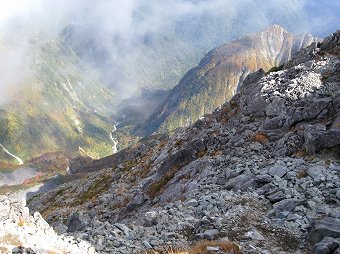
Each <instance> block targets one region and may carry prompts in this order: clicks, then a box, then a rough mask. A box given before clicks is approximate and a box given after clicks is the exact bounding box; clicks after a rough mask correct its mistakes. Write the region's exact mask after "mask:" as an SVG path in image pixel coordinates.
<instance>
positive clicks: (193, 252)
mask: <svg viewBox="0 0 340 254" xmlns="http://www.w3.org/2000/svg"><path fill="white" fill-rule="evenodd" d="M208 247H218V248H219V253H228V254H240V253H241V252H240V248H239V246H238V245H237V244H235V243H233V242H229V241H201V242H198V243H197V244H196V245H194V246H193V247H192V248H190V249H183V248H176V247H167V248H165V249H164V250H163V251H158V250H149V251H145V252H144V253H143V254H215V253H216V251H209V250H207V249H208Z"/></svg>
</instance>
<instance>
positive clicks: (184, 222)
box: [30, 31, 340, 253]
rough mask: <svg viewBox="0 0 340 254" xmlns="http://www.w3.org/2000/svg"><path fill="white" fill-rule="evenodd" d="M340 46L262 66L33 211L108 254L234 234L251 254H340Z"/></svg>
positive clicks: (95, 165) (333, 41)
mask: <svg viewBox="0 0 340 254" xmlns="http://www.w3.org/2000/svg"><path fill="white" fill-rule="evenodd" d="M339 43H340V31H337V32H336V33H334V34H333V35H331V36H330V37H328V38H326V39H325V40H324V42H323V43H321V44H313V45H312V46H310V47H309V48H307V49H306V50H304V51H302V52H300V53H299V54H298V55H297V58H294V59H292V60H291V61H290V62H288V63H287V64H286V65H285V67H283V69H282V70H279V71H277V72H271V73H269V74H267V75H265V76H263V72H261V71H259V72H258V73H257V74H255V75H252V76H250V77H248V78H246V80H247V81H246V82H245V83H243V85H242V86H240V89H239V93H237V94H236V95H235V96H234V97H233V98H232V99H231V100H230V101H229V102H227V103H225V104H224V105H222V106H221V107H219V108H218V109H216V110H215V111H214V112H213V113H212V114H210V115H206V116H205V117H204V118H202V119H200V120H198V121H197V122H196V123H194V124H193V125H192V126H190V127H188V128H186V129H183V130H181V131H178V132H176V133H174V134H173V135H172V136H170V137H168V136H165V135H163V136H161V135H156V136H152V137H149V138H147V139H145V140H143V141H141V142H140V143H138V144H136V145H135V146H133V147H130V148H128V149H125V150H123V151H121V152H119V153H118V154H115V155H113V156H110V157H106V158H103V159H100V160H94V161H92V162H90V163H89V164H88V165H84V166H83V169H84V171H87V172H90V171H95V172H93V173H90V174H87V175H85V176H84V177H83V178H82V179H78V180H76V181H73V182H70V183H67V184H64V185H62V186H60V187H59V188H58V189H56V190H54V191H52V192H49V193H46V194H43V195H40V196H38V197H36V198H34V199H32V200H31V201H30V207H32V208H35V209H38V210H39V211H40V212H41V213H42V215H43V216H44V218H46V219H47V221H49V222H50V223H52V225H54V226H55V228H56V229H57V230H58V231H59V232H61V233H67V232H68V233H69V234H72V235H73V236H75V237H76V238H77V239H78V238H79V239H86V240H88V241H89V242H91V243H92V244H93V245H94V246H95V248H96V250H97V251H98V252H101V253H138V252H140V251H142V250H145V249H151V250H157V249H158V248H160V247H162V246H167V245H172V246H178V247H183V248H184V247H188V246H190V245H191V244H192V243H194V242H196V241H201V240H206V241H212V240H217V241H220V242H221V241H225V240H226V239H229V240H231V241H233V242H235V243H236V244H238V245H239V246H240V248H241V251H242V253H311V252H312V253H339V251H340V249H339V227H338V225H339V222H340V192H339V189H340V183H339V177H340V161H339V159H340V155H339V145H340V138H339V131H340V125H339V119H340V111H339V110H340V104H339V103H340V92H339V91H340V77H339V73H340V61H339ZM304 52H311V53H310V55H309V56H307V57H305V56H306V54H307V53H304ZM308 54H309V53H308ZM208 247H209V248H212V249H209V250H211V251H215V252H212V253H225V252H223V251H222V252H218V250H216V249H218V247H216V246H209V245H208ZM216 251H217V252H216ZM234 253H236V252H234Z"/></svg>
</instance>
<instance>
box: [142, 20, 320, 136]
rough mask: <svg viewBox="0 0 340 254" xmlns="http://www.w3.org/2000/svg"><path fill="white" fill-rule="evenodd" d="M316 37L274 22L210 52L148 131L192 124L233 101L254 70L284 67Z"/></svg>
mask: <svg viewBox="0 0 340 254" xmlns="http://www.w3.org/2000/svg"><path fill="white" fill-rule="evenodd" d="M314 40H315V39H314V38H313V37H312V36H311V35H310V34H300V35H293V34H290V33H288V32H287V31H285V30H284V29H283V28H282V27H280V26H276V25H274V26H272V27H269V28H268V29H266V30H264V31H262V32H260V33H256V34H251V35H248V36H245V37H242V38H240V39H238V40H235V41H232V42H230V43H227V44H225V45H223V46H221V47H218V48H216V49H214V50H212V51H210V52H209V53H208V54H207V55H206V56H205V57H204V58H203V59H202V60H201V62H200V64H199V65H198V66H197V67H195V68H193V69H191V70H190V71H189V72H188V73H187V74H186V75H185V76H184V77H183V78H182V80H181V81H180V82H179V84H178V85H177V86H176V87H174V88H173V89H172V90H171V92H170V94H169V95H168V96H167V98H166V99H165V100H164V101H163V103H162V104H161V105H160V106H159V107H158V108H157V109H156V110H155V113H154V114H153V115H152V116H151V117H150V119H148V121H147V122H146V127H145V130H144V131H145V133H146V134H151V133H153V132H156V131H172V130H174V129H176V128H178V127H183V126H188V125H190V124H192V123H193V122H195V121H196V120H198V119H199V118H200V117H202V116H203V115H205V114H207V113H211V112H212V111H213V110H214V109H215V108H216V107H218V106H220V105H222V104H223V103H224V102H226V101H228V100H230V99H231V97H232V96H233V95H234V94H235V92H236V91H237V89H238V87H239V85H240V84H241V83H242V82H243V80H244V78H245V77H246V76H247V75H248V74H249V73H250V72H253V71H255V70H257V69H259V68H263V69H264V70H265V71H268V70H269V69H270V68H272V67H273V66H280V65H282V64H283V63H285V62H286V61H288V60H289V59H290V58H291V57H292V55H293V54H294V53H296V52H297V51H298V50H299V49H301V48H304V47H306V46H308V45H310V43H311V42H313V41H314Z"/></svg>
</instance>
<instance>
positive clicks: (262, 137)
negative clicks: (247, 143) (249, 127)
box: [254, 133, 268, 144]
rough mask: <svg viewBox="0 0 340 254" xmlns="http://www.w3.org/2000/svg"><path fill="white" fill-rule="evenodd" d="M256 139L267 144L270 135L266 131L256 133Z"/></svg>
mask: <svg viewBox="0 0 340 254" xmlns="http://www.w3.org/2000/svg"><path fill="white" fill-rule="evenodd" d="M254 141H257V142H259V143H260V144H265V143H267V142H268V136H267V135H266V134H264V133H255V135H254Z"/></svg>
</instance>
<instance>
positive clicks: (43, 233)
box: [0, 196, 96, 254]
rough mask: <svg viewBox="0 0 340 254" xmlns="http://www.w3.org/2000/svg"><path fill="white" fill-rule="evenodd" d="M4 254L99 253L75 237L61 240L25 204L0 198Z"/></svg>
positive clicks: (0, 242) (0, 246)
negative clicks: (30, 213)
mask: <svg viewBox="0 0 340 254" xmlns="http://www.w3.org/2000/svg"><path fill="white" fill-rule="evenodd" d="M0 253H4V254H5V253H30V254H33V253H35V254H38V253H41V254H43V253H44V254H45V253H79V254H82V253H96V252H95V250H94V247H91V245H90V244H89V243H87V242H85V241H77V240H75V239H74V238H73V237H66V236H58V235H57V234H56V232H55V231H54V230H53V228H51V227H50V226H49V225H48V223H47V222H46V221H45V220H44V219H43V218H42V217H41V215H40V214H39V213H38V212H35V213H34V215H33V216H30V215H29V210H28V208H27V207H26V206H25V202H24V201H19V200H13V199H9V198H7V197H6V196H0Z"/></svg>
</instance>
